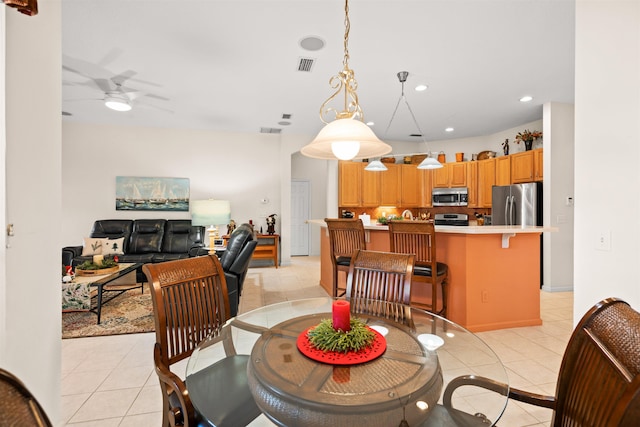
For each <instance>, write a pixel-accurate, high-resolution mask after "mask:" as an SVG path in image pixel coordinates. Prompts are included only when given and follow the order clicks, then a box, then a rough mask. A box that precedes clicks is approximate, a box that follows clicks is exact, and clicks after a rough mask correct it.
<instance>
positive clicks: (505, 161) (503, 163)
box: [496, 156, 511, 185]
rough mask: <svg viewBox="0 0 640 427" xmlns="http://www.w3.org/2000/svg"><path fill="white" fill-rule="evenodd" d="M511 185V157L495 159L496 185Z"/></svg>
mask: <svg viewBox="0 0 640 427" xmlns="http://www.w3.org/2000/svg"><path fill="white" fill-rule="evenodd" d="M509 184H511V156H502V157H496V185H509Z"/></svg>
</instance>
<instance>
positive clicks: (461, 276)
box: [309, 220, 554, 332]
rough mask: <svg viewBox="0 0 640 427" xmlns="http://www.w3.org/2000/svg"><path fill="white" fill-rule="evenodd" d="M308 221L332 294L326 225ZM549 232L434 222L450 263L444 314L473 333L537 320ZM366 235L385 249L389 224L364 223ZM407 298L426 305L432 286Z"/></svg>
mask: <svg viewBox="0 0 640 427" xmlns="http://www.w3.org/2000/svg"><path fill="white" fill-rule="evenodd" d="M309 223H310V224H315V225H318V226H320V251H321V253H320V265H321V267H320V268H321V272H320V285H321V286H322V287H323V288H324V289H325V290H326V291H327V292H328V293H329V294H330V293H331V289H332V280H333V273H332V272H333V267H332V265H331V258H330V251H329V236H328V233H327V228H326V224H325V222H324V221H323V220H310V221H309ZM547 231H554V229H553V228H552V227H532V226H525V227H521V226H497V225H494V226H444V225H443V226H440V225H437V226H436V245H437V246H436V257H437V260H438V261H439V262H444V263H446V264H447V265H448V266H449V284H448V289H449V295H448V308H447V310H448V316H447V317H448V318H449V319H450V320H452V321H454V322H455V323H457V324H459V325H462V326H464V327H466V328H467V329H469V330H470V331H473V332H479V331H488V330H494V329H503V328H513V327H521V326H535V325H541V324H542V319H541V318H540V277H541V271H540V235H541V233H543V232H547ZM365 234H366V236H365V237H366V243H367V249H368V250H373V251H389V227H387V226H386V225H370V226H365ZM340 274H341V276H340V277H339V282H340V283H344V281H345V278H344V274H343V273H340ZM438 298H441V295H439V296H438ZM411 301H412V303H426V304H430V303H431V289H427V288H426V287H425V286H420V285H418V286H414V287H413V289H412V294H411ZM438 306H440V302H439V303H438Z"/></svg>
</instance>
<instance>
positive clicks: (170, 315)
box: [143, 255, 260, 427]
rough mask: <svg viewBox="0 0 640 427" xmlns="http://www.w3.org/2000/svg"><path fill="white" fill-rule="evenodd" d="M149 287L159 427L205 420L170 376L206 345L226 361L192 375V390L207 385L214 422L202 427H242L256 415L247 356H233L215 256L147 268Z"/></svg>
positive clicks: (222, 282) (191, 425)
mask: <svg viewBox="0 0 640 427" xmlns="http://www.w3.org/2000/svg"><path fill="white" fill-rule="evenodd" d="M143 271H144V273H145V275H146V276H147V278H148V280H149V283H150V284H151V289H152V291H151V297H152V301H153V314H154V318H155V328H156V343H155V347H154V354H153V358H154V362H155V370H156V373H157V374H158V378H159V380H160V388H161V389H162V397H163V421H162V425H163V426H164V427H167V426H184V427H194V426H198V425H201V422H202V421H203V419H202V418H203V417H202V416H201V415H200V414H199V412H198V411H197V410H196V409H195V408H194V406H193V403H192V401H191V398H190V397H189V392H188V390H187V386H186V385H185V382H184V381H183V380H182V379H181V378H180V377H179V376H178V375H176V374H175V373H174V372H172V371H171V367H172V365H174V364H175V363H177V362H179V361H181V360H184V359H186V358H188V357H189V356H190V355H191V353H193V350H194V349H195V348H196V347H197V346H198V344H200V343H201V342H203V341H204V340H214V339H218V340H222V341H224V349H225V352H226V357H225V358H223V359H222V360H220V361H219V362H216V363H215V364H214V365H213V366H211V367H210V368H208V369H206V370H202V371H200V372H197V373H196V374H193V375H190V376H189V378H188V379H187V383H188V384H189V385H190V386H194V387H196V386H198V387H199V386H202V384H205V385H206V387H207V390H208V394H209V400H208V401H207V402H206V404H207V405H211V406H212V407H214V408H216V409H215V413H216V414H217V416H216V419H213V420H212V419H209V420H207V421H208V422H206V423H204V425H213V426H216V427H218V426H243V425H246V424H248V423H249V422H251V421H252V420H253V419H254V418H256V417H257V416H258V415H259V414H260V410H259V409H258V407H257V406H256V404H255V402H254V400H253V396H252V395H251V392H250V391H249V386H248V383H247V362H248V359H249V356H248V355H239V354H236V352H235V348H234V346H233V341H232V339H231V336H230V334H229V333H228V329H223V328H222V326H223V325H224V324H225V322H226V321H227V320H228V319H229V317H230V316H229V297H228V294H227V284H226V280H225V276H224V271H223V269H222V266H221V265H220V261H218V258H217V257H216V256H215V255H207V256H201V257H195V258H187V259H181V260H177V261H167V262H163V263H157V264H145V265H144V266H143Z"/></svg>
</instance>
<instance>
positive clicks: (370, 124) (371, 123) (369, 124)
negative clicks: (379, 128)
mask: <svg viewBox="0 0 640 427" xmlns="http://www.w3.org/2000/svg"><path fill="white" fill-rule="evenodd" d="M373 125H375V123H374V122H367V126H373Z"/></svg>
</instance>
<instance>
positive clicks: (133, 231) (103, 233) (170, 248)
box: [62, 219, 206, 282]
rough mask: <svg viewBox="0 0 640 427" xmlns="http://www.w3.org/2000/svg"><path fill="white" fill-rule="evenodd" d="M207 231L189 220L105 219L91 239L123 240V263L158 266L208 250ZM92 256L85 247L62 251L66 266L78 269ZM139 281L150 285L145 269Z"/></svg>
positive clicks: (68, 248) (69, 247)
mask: <svg viewBox="0 0 640 427" xmlns="http://www.w3.org/2000/svg"><path fill="white" fill-rule="evenodd" d="M205 234H206V230H205V228H204V227H202V226H197V225H191V220H188V219H186V220H185V219H169V220H167V219H136V220H130V219H103V220H98V221H96V222H94V223H93V228H92V229H91V233H90V234H89V236H88V237H93V238H105V237H106V238H110V239H118V238H121V237H123V238H124V242H123V248H122V249H123V252H124V254H122V255H118V260H119V262H140V263H156V262H162V261H170V260H175V259H182V258H189V257H190V256H195V255H196V253H197V251H198V249H199V248H202V247H204V238H205ZM91 259H92V257H91V256H82V246H66V247H64V248H62V263H63V264H64V265H71V266H73V267H74V268H75V267H76V266H78V265H80V264H82V263H83V262H84V261H88V260H91ZM137 280H138V282H146V280H147V279H146V276H145V275H144V273H142V269H140V271H138V272H137Z"/></svg>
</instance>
